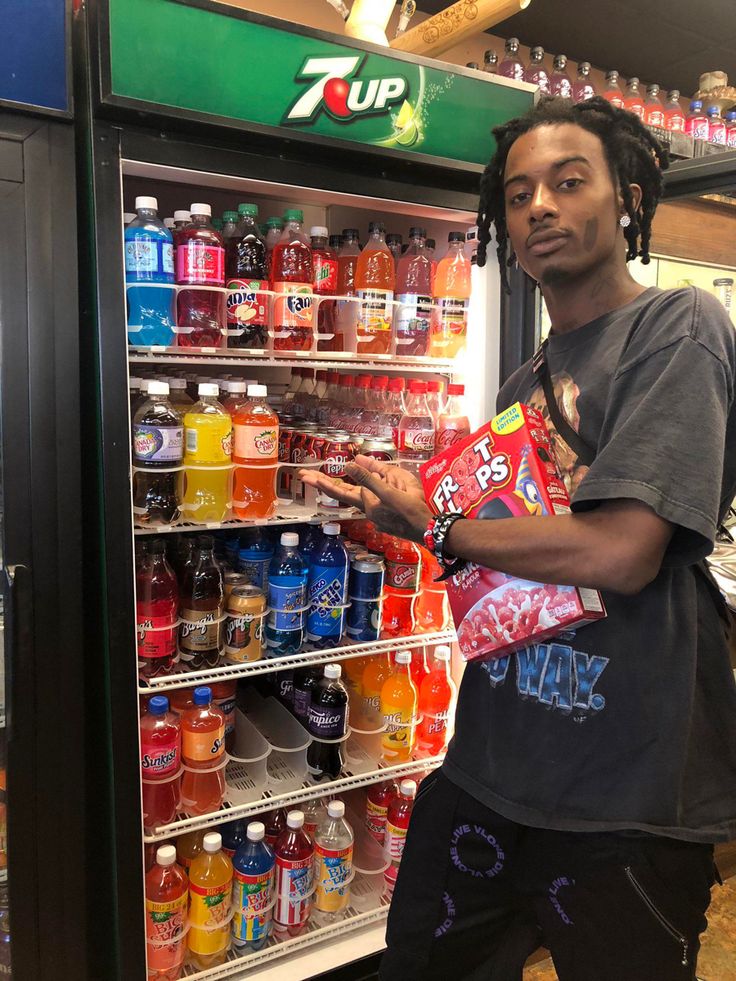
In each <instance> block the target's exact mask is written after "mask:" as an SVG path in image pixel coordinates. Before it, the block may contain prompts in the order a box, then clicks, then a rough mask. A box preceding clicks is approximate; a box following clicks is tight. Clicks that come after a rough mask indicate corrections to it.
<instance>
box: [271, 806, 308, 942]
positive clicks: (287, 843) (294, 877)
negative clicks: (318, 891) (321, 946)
mask: <svg viewBox="0 0 736 981" xmlns="http://www.w3.org/2000/svg"><path fill="white" fill-rule="evenodd" d="M274 853H275V855H276V905H275V906H274V932H275V933H276V934H277V935H278V934H280V935H281V936H282V937H284V936H286V935H288V936H291V937H296V936H298V935H299V934H300V933H301V932H302V931H303V930H304V928H305V926H306V925H307V920H308V919H309V914H310V913H311V911H312V905H313V902H314V888H313V887H314V867H313V866H314V845H313V843H312V841H311V839H310V838H309V836H308V835H307V834H306V833H305V831H304V813H303V812H302V811H290V812H289V814H288V815H287V818H286V828H285V830H284V831H283V832H282V833H281V835H280V836H279V839H278V841H277V842H276V846H275V848H274Z"/></svg>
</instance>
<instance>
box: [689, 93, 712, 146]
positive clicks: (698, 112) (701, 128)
mask: <svg viewBox="0 0 736 981" xmlns="http://www.w3.org/2000/svg"><path fill="white" fill-rule="evenodd" d="M708 130H709V126H708V117H707V116H706V114H705V113H704V112H703V103H702V102H701V101H700V99H693V101H692V102H691V103H690V112H689V113H688V114H687V119H686V120H685V132H686V133H687V135H688V136H692V138H693V139H694V140H703V141H704V142H707V140H708Z"/></svg>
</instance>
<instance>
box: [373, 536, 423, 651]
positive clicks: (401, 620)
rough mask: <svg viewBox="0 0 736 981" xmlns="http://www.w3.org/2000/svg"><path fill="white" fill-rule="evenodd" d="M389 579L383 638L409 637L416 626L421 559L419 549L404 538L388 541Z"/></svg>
mask: <svg viewBox="0 0 736 981" xmlns="http://www.w3.org/2000/svg"><path fill="white" fill-rule="evenodd" d="M384 554H385V556H386V579H385V585H384V593H385V600H384V604H383V630H382V636H383V637H408V636H409V635H410V634H412V633H414V627H415V625H416V620H415V612H414V609H415V605H416V600H417V595H418V593H419V582H420V578H421V572H422V559H421V553H420V552H419V547H418V546H417V545H415V544H414V543H413V542H409V541H406V540H405V539H403V538H393V537H389V539H388V543H387V545H386V550H385V553H384Z"/></svg>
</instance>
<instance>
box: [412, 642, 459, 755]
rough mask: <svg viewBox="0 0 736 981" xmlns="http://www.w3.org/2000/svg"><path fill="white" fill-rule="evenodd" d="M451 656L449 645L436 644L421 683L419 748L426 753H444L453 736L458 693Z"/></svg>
mask: <svg viewBox="0 0 736 981" xmlns="http://www.w3.org/2000/svg"><path fill="white" fill-rule="evenodd" d="M450 657H451V651H450V648H449V647H447V646H446V645H444V644H440V645H439V646H438V647H435V649H434V654H433V657H432V665H431V667H430V670H429V673H428V674H427V676H426V677H425V678H424V680H423V681H422V683H421V685H420V686H419V727H418V731H417V748H418V749H419V751H420V752H421V753H425V754H426V755H427V756H439V755H440V753H444V751H445V749H447V743H448V740H449V738H450V731H449V724H450V714H451V711H452V706H453V704H454V702H455V698H456V696H457V687H456V685H455V682H454V681H453V680H452V678H451V677H450Z"/></svg>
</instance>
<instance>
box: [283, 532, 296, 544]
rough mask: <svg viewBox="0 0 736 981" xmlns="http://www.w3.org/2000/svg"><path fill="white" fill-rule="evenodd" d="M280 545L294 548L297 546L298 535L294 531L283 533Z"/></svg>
mask: <svg viewBox="0 0 736 981" xmlns="http://www.w3.org/2000/svg"><path fill="white" fill-rule="evenodd" d="M281 544H282V545H285V546H286V547H287V548H296V547H297V545H298V544H299V535H298V534H297V533H296V532H295V531H285V532H283V533H282V535H281Z"/></svg>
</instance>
